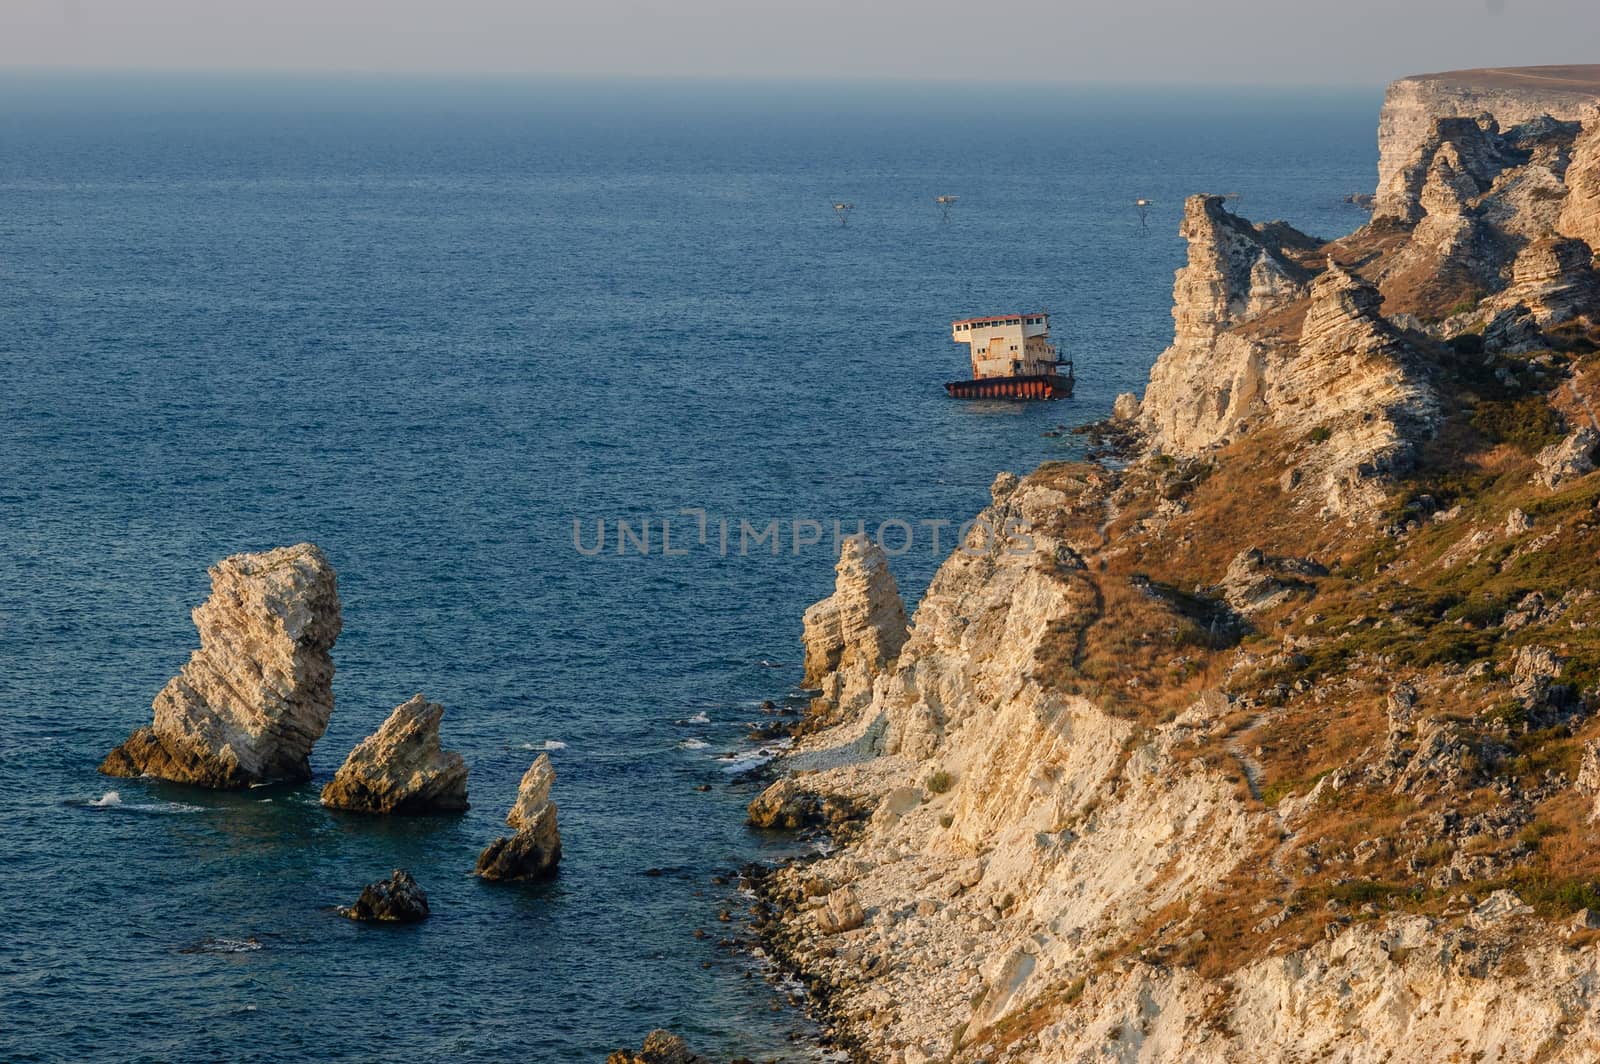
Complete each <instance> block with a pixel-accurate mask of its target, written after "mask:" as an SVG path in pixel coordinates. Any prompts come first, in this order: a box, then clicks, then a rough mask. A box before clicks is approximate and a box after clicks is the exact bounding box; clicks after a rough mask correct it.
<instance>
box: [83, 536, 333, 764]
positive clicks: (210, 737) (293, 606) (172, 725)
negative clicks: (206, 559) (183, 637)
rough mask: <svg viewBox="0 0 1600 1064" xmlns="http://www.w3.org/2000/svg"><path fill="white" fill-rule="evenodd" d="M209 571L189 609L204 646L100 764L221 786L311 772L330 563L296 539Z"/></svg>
mask: <svg viewBox="0 0 1600 1064" xmlns="http://www.w3.org/2000/svg"><path fill="white" fill-rule="evenodd" d="M210 575H211V597H210V598H208V599H207V600H206V601H205V602H204V603H203V604H201V605H200V606H198V607H197V608H196V609H195V611H194V625H195V628H196V629H198V630H199V633H200V649H199V650H196V651H195V652H194V654H193V655H192V656H191V657H190V658H189V662H188V664H186V665H184V667H183V670H182V671H181V672H180V673H179V674H178V675H177V676H174V677H173V678H172V680H171V681H169V682H168V684H167V685H166V687H164V688H162V690H161V692H160V693H159V694H158V695H156V698H155V720H154V722H153V723H152V724H151V725H150V726H149V727H145V728H140V729H139V730H138V731H136V732H134V733H133V734H132V735H130V736H129V737H128V739H127V741H125V742H124V743H123V744H122V745H121V746H118V747H117V748H116V749H115V750H113V751H112V752H111V753H110V754H109V755H108V756H107V757H106V759H105V761H104V762H103V763H102V764H101V766H100V771H101V772H104V773H105V774H107V775H110V776H156V777H160V778H162V779H168V780H174V781H176V782H179V783H189V784H194V785H197V786H201V787H213V788H223V789H233V788H240V787H247V786H250V785H251V784H256V783H266V782H272V781H280V780H304V779H309V778H310V776H311V766H310V761H309V756H310V754H311V748H312V746H313V745H314V744H315V743H316V741H317V740H318V739H320V738H321V737H322V733H323V732H324V731H325V730H326V729H327V727H328V718H329V717H330V716H331V715H332V713H333V659H332V657H331V656H330V652H331V651H332V649H333V643H334V640H335V639H337V638H338V636H339V628H340V624H341V620H340V612H339V591H338V584H337V581H336V578H335V575H334V571H333V566H332V565H330V564H328V559H327V558H326V557H324V556H323V553H322V551H320V550H318V549H317V548H316V547H315V546H313V545H311V544H309V543H302V544H300V545H298V546H294V547H280V548H278V549H276V550H270V551H265V552H263V553H260V554H236V555H234V556H233V557H231V558H224V559H223V560H222V561H220V562H218V563H217V564H216V565H214V566H212V567H211V569H210Z"/></svg>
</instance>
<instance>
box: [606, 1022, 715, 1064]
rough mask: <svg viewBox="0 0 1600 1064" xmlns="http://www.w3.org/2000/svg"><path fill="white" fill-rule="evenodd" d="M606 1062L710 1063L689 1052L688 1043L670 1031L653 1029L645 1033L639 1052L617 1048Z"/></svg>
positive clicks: (612, 1063)
mask: <svg viewBox="0 0 1600 1064" xmlns="http://www.w3.org/2000/svg"><path fill="white" fill-rule="evenodd" d="M606 1064H711V1061H710V1060H709V1059H708V1058H706V1057H702V1056H697V1055H695V1054H694V1053H691V1052H689V1046H688V1043H686V1042H685V1041H684V1040H683V1039H681V1038H679V1037H678V1036H677V1035H675V1034H673V1033H672V1032H671V1031H663V1030H655V1031H651V1032H650V1033H649V1034H647V1035H645V1038H644V1046H643V1047H642V1048H640V1050H639V1052H637V1053H635V1052H633V1051H632V1050H630V1049H618V1050H616V1051H615V1052H613V1053H612V1054H611V1055H610V1056H608V1057H606Z"/></svg>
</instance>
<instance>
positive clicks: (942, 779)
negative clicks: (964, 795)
mask: <svg viewBox="0 0 1600 1064" xmlns="http://www.w3.org/2000/svg"><path fill="white" fill-rule="evenodd" d="M955 782H956V781H955V778H954V777H953V776H951V775H950V773H948V772H946V771H945V770H944V769H940V770H939V771H938V772H935V773H934V774H933V775H931V776H929V777H928V790H930V791H932V792H933V793H934V794H943V793H944V792H946V791H948V790H949V789H950V788H951V787H953V786H954V785H955Z"/></svg>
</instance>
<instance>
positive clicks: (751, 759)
mask: <svg viewBox="0 0 1600 1064" xmlns="http://www.w3.org/2000/svg"><path fill="white" fill-rule="evenodd" d="M787 745H788V743H775V744H773V745H771V746H763V747H762V748H761V749H759V750H751V751H749V752H748V753H743V754H723V755H722V756H721V757H718V758H717V759H716V760H717V761H718V762H719V763H721V765H722V771H724V772H749V771H750V770H751V769H757V768H760V767H761V766H762V765H765V764H766V763H767V762H768V761H771V760H772V759H773V758H775V757H777V756H778V755H779V754H781V753H783V749H784V747H785V746H787Z"/></svg>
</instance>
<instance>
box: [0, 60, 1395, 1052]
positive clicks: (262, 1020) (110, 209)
mask: <svg viewBox="0 0 1600 1064" xmlns="http://www.w3.org/2000/svg"><path fill="white" fill-rule="evenodd" d="M1380 100H1381V87H1379V86H1371V87H1368V88H1360V89H1349V90H1285V89H1272V90H1270V91H1267V90H1262V89H1259V88H1257V89H1244V88H1240V89H1227V88H1195V87H1192V86H1190V87H1163V86H1145V87H1110V86H1083V85H1033V86H1015V87H995V86H986V87H974V86H970V85H953V84H898V83H860V84H855V83H848V84H838V83H833V84H820V83H818V84H812V83H779V82H724V81H713V80H707V81H700V82H690V81H680V82H656V81H648V80H636V81H601V80H595V81H584V80H538V79H488V78H479V79H469V78H396V77H378V76H362V77H358V76H348V77H332V76H318V77H313V76H309V75H308V76H299V77H294V76H288V75H283V76H267V75H261V76H243V75H237V76H224V75H182V76H180V75H157V74H135V73H122V74H90V73H43V72H15V71H13V72H7V73H0V1060H5V1061H10V1062H23V1061H52V1062H53V1061H73V1062H80V1061H129V1062H133V1061H139V1062H145V1061H149V1062H157V1061H160V1062H188V1061H286V1060H318V1061H383V1060H462V1061H520V1062H529V1061H540V1062H542V1061H556V1062H568V1061H571V1062H580V1061H601V1060H603V1059H604V1057H605V1054H606V1053H607V1052H608V1051H609V1050H612V1049H615V1048H618V1047H621V1046H627V1045H635V1046H636V1045H638V1043H639V1042H640V1041H641V1040H642V1039H643V1037H644V1035H645V1033H646V1032H647V1031H649V1030H651V1029H652V1028H656V1027H668V1028H671V1029H672V1030H674V1031H676V1032H678V1033H680V1034H682V1035H683V1036H685V1037H686V1038H687V1039H688V1040H689V1042H690V1043H691V1044H692V1046H693V1047H695V1048H696V1049H697V1050H698V1051H700V1052H702V1053H706V1054H708V1055H711V1056H713V1057H715V1058H717V1059H727V1058H730V1057H734V1056H747V1057H750V1058H754V1059H759V1060H773V1061H786V1062H787V1061H793V1062H799V1061H813V1060H821V1059H827V1058H826V1055H825V1051H824V1050H822V1049H820V1048H819V1045H820V1032H819V1031H818V1030H817V1029H816V1028H815V1027H814V1026H813V1024H812V1023H811V1022H810V1021H809V1020H808V1019H807V1018H806V1015H805V1013H804V1011H803V1009H800V1008H797V1007H796V1006H795V1004H794V998H795V995H796V988H795V986H794V985H793V984H790V983H787V982H785V981H783V980H781V979H775V978H773V975H774V973H772V972H771V971H770V970H769V969H768V968H766V967H765V966H764V964H763V962H762V959H761V957H760V956H759V955H757V954H755V953H753V952H752V951H751V949H750V948H749V946H748V939H749V931H748V928H747V926H746V924H745V918H746V916H747V913H748V909H749V905H750V901H751V899H750V898H749V897H748V896H746V895H744V894H741V893H740V888H739V885H738V882H739V881H738V877H737V875H736V873H737V870H738V869H739V868H740V867H741V866H742V865H744V864H745V863H746V862H750V861H777V860H781V859H784V858H786V857H790V856H794V855H796V854H797V853H801V852H803V851H804V849H805V847H806V846H807V845H808V844H806V843H804V842H798V841H795V840H792V839H788V838H785V837H781V836H764V835H762V834H760V833H757V832H755V831H753V830H751V829H749V828H747V827H746V826H745V825H744V823H743V809H744V806H745V804H746V803H747V802H748V801H749V800H750V798H751V797H753V796H754V795H755V794H756V793H758V792H759V790H760V788H761V786H762V785H763V784H762V777H761V765H762V764H763V763H764V761H765V760H766V759H767V758H769V757H770V756H771V755H772V754H773V753H774V752H776V751H777V749H778V748H779V745H780V744H779V743H778V742H777V741H775V740H772V739H766V740H763V739H760V738H759V737H756V738H753V737H752V735H753V734H756V733H754V732H753V729H752V725H763V724H767V723H770V722H771V721H772V720H773V719H774V718H773V717H772V715H771V714H770V713H769V712H768V711H767V710H764V708H763V703H765V702H768V701H770V702H772V703H774V705H775V706H776V707H778V708H779V709H780V710H781V709H785V708H787V709H793V708H795V707H798V706H800V705H802V704H803V703H804V694H803V692H800V691H799V690H798V689H797V685H798V684H799V683H800V680H801V667H800V666H801V653H800V645H799V636H800V617H801V614H802V612H803V610H804V609H805V607H806V606H807V605H808V604H809V603H811V602H813V601H815V600H817V599H819V598H822V597H823V596H825V595H827V594H828V593H829V591H830V589H831V585H832V578H833V574H832V566H833V561H834V556H835V552H836V550H837V542H838V539H839V538H840V537H841V536H847V535H850V534H853V533H856V532H860V531H865V532H866V534H868V535H872V536H875V537H879V538H880V541H881V542H883V543H884V545H885V547H886V549H887V550H889V552H890V553H891V555H892V565H893V568H894V572H895V575H896V578H897V580H898V582H899V586H900V589H901V591H902V592H903V594H904V595H905V596H906V599H907V601H908V604H911V603H914V602H915V601H916V599H917V598H918V597H919V596H920V595H921V594H922V592H923V591H924V589H925V588H926V586H927V584H928V581H929V579H930V578H931V576H932V574H933V572H934V570H935V568H936V567H937V565H938V563H939V561H940V560H941V559H942V558H943V556H944V555H945V554H947V553H948V552H949V550H950V549H951V546H952V543H953V539H954V536H955V535H956V534H957V533H958V532H959V531H960V530H961V527H962V525H963V523H964V522H967V521H968V520H970V519H971V518H972V517H973V516H974V515H976V514H977V513H978V511H979V510H980V509H981V508H982V507H983V506H984V505H985V503H986V501H987V499H988V489H989V485H990V483H991V481H992V480H993V479H994V477H995V474H996V473H998V472H1000V471H1002V470H1009V471H1012V472H1015V473H1025V472H1026V471H1028V470H1029V469H1031V468H1033V467H1035V466H1036V465H1038V464H1039V463H1040V462H1043V461H1047V460H1052V459H1070V458H1076V457H1081V456H1082V455H1083V454H1084V448H1085V443H1084V439H1083V437H1081V436H1074V435H1072V434H1071V433H1070V432H1068V431H1065V430H1068V429H1070V428H1072V427H1073V426H1077V425H1081V424H1084V423H1086V422H1090V421H1093V420H1096V419H1099V418H1102V417H1104V416H1106V415H1107V414H1108V413H1109V412H1110V409H1111V405H1112V402H1113V400H1114V398H1115V396H1116V395H1117V394H1118V393H1119V392H1127V391H1135V392H1137V391H1140V390H1142V385H1143V382H1144V380H1145V378H1146V376H1147V374H1148V371H1149V368H1150V365H1151V363H1152V362H1153V361H1154V360H1155V358H1156V357H1157V355H1158V354H1159V353H1160V351H1161V350H1162V348H1163V346H1165V344H1166V343H1167V342H1168V340H1169V339H1170V337H1171V331H1172V322H1171V317H1170V307H1171V287H1172V275H1173V271H1174V270H1175V269H1176V268H1177V267H1178V266H1180V265H1181V264H1182V263H1183V261H1184V257H1185V248H1184V244H1183V242H1182V241H1181V239H1180V238H1179V237H1178V233H1177V229H1178V223H1179V220H1180V218H1181V216H1182V209H1183V201H1184V197H1185V196H1187V195H1189V194H1191V193H1195V192H1214V193H1221V194H1230V195H1236V197H1237V198H1236V199H1234V200H1231V201H1230V205H1231V206H1232V207H1234V208H1235V209H1237V210H1238V211H1240V212H1241V213H1243V214H1245V215H1247V216H1249V217H1251V218H1253V219H1256V220H1265V219H1272V218H1283V219H1286V220H1288V221H1290V222H1291V223H1293V224H1295V225H1297V226H1299V227H1301V228H1303V229H1305V230H1308V231H1310V232H1312V233H1315V234H1318V235H1321V236H1324V237H1332V236H1336V235H1339V234H1342V233H1344V232H1347V231H1349V230H1351V229H1353V228H1355V227H1356V226H1357V225H1359V224H1360V223H1361V222H1363V221H1364V220H1365V218H1364V216H1363V215H1362V214H1361V213H1360V212H1359V210H1357V209H1354V208H1351V207H1349V206H1347V205H1345V204H1344V203H1343V202H1342V199H1343V197H1344V196H1345V195H1347V194H1349V193H1353V192H1359V191H1370V190H1371V189H1372V186H1373V184H1374V180H1375V164H1376V146H1375V135H1374V131H1375V128H1376V118H1377V111H1378V107H1379V104H1380ZM937 196H956V197H958V198H957V199H956V201H955V202H954V203H953V204H951V205H950V209H949V211H948V216H947V217H946V213H945V211H944V210H943V209H942V208H941V207H940V206H939V205H938V204H937V203H936V202H935V197H937ZM1138 199H1146V200H1149V201H1150V205H1149V207H1148V208H1147V209H1146V210H1145V212H1144V215H1145V217H1143V218H1141V212H1140V211H1139V209H1138V208H1137V207H1136V206H1135V201H1136V200H1138ZM835 204H850V205H851V208H850V209H849V210H847V211H839V210H836V209H835V206H834V205H835ZM1038 310H1045V311H1048V312H1049V313H1050V314H1051V316H1052V318H1051V321H1052V327H1053V335H1054V337H1055V339H1056V341H1057V342H1058V343H1059V344H1060V345H1061V347H1062V349H1063V352H1064V353H1065V354H1067V355H1070V356H1071V357H1072V358H1073V359H1074V362H1075V370H1076V376H1077V382H1078V386H1077V393H1076V395H1075V396H1074V397H1073V398H1071V399H1069V400H1062V401H1057V402H1051V403H1033V404H1018V403H1007V402H962V401H958V400H952V399H950V398H948V397H947V396H946V395H945V393H944V391H943V389H942V387H941V385H942V383H943V382H944V381H946V380H952V379H958V378H960V377H962V376H964V375H965V374H966V373H967V369H968V367H967V358H966V349H965V348H964V347H960V346H957V345H955V344H954V343H952V342H951V337H950V322H951V320H952V319H956V318H964V317H970V316H976V315H988V314H1002V313H1008V314H1010V313H1016V314H1020V313H1027V312H1033V311H1038ZM936 537H937V538H936ZM307 540H309V541H312V542H315V543H317V544H318V545H320V546H321V547H322V549H323V550H324V551H325V552H326V553H327V555H328V557H329V558H330V560H331V561H332V563H333V564H334V566H335V567H336V569H337V570H338V580H339V589H340V593H341V597H342V601H343V615H344V631H343V634H342V635H341V636H340V638H339V641H338V644H337V646H336V647H335V648H334V659H335V662H336V666H337V674H336V676H335V679H334V689H335V694H336V700H337V705H336V709H335V712H334V715H333V718H332V722H331V724H330V725H329V727H328V731H327V734H326V735H325V736H324V737H323V738H322V740H321V742H320V743H319V744H318V745H317V747H316V750H315V751H314V753H313V756H312V765H313V768H314V769H315V773H316V778H315V779H314V780H313V781H311V782H310V783H307V784H305V785H301V786H269V787H260V788H255V789H252V790H248V791H243V792H239V793H210V792H205V791H198V790H193V789H189V788H185V787H181V786H175V785H171V784H166V783H161V782H156V781H153V780H126V779H108V778H105V777H102V776H99V775H97V773H96V766H97V764H98V763H99V761H100V759H101V758H102V757H103V756H104V755H105V753H106V752H107V751H108V750H110V749H111V748H112V747H113V746H114V745H116V744H117V743H118V742H119V741H121V740H122V739H123V738H124V737H125V736H126V735H127V733H128V732H130V731H131V730H133V729H134V728H137V727H139V726H141V725H143V724H146V723H148V722H149V720H150V716H151V710H150V701H151V698H152V697H153V696H154V695H155V694H156V692H157V691H159V690H160V689H161V687H162V685H163V684H164V683H165V682H166V681H167V679H168V678H169V677H170V676H172V675H173V674H174V673H175V672H176V671H177V670H178V669H179V668H180V667H181V666H182V665H183V663H184V661H185V660H186V659H187V656H188V655H189V653H190V652H191V650H192V649H193V648H194V647H195V646H196V645H197V637H196V634H195V631H194V628H193V625H192V622H191V621H190V617H189V613H190V611H191V610H192V609H193V608H194V607H195V606H196V605H198V604H199V603H201V602H202V601H203V600H204V599H205V597H206V595H207V593H208V586H209V585H208V579H207V576H206V568H207V566H208V565H210V564H211V563H213V562H214V561H216V560H218V559H220V558H222V557H225V556H227V555H230V554H233V553H236V552H240V551H252V550H261V549H266V548H270V547H274V546H278V545H284V544H292V543H297V542H301V541H307ZM417 692H422V693H424V694H426V696H427V697H428V698H429V699H430V700H432V701H437V702H440V703H442V704H443V705H444V706H445V707H446V712H445V717H444V722H443V728H442V733H443V739H444V743H445V746H446V747H447V748H450V749H454V750H458V751H460V752H461V753H462V754H463V755H464V756H465V758H466V759H467V761H468V763H469V764H470V766H471V777H470V790H471V802H472V808H471V810H470V812H468V813H466V814H465V815H461V816H454V817H439V818H398V817H397V818H368V817H359V816H351V815H341V814H335V813H331V812H328V811H325V810H324V809H322V808H321V807H320V805H319V804H318V800H317V797H318V790H319V788H320V787H321V785H322V783H324V782H325V781H326V780H327V779H328V777H329V776H330V775H331V774H332V773H333V771H334V770H335V769H336V768H337V767H338V765H339V764H340V763H341V761H342V760H343V758H344V756H345V754H346V753H347V752H348V751H349V750H350V748H351V747H352V746H353V745H354V744H355V743H356V742H358V741H359V740H360V739H361V738H362V737H363V736H365V735H367V734H369V733H370V732H371V731H373V730H374V729H375V728H376V727H377V726H378V724H379V723H380V722H381V721H382V720H383V719H384V717H385V716H386V715H387V714H388V713H389V711H390V710H391V709H392V708H393V707H394V706H396V705H398V704H399V703H401V702H403V701H405V700H406V699H407V698H409V697H410V696H411V695H412V694H415V693H417ZM541 752H548V753H549V755H550V757H551V759H552V761H553V763H554V765H555V769H556V773H557V780H556V784H555V794H554V796H555V799H556V801H557V803H558V805H559V808H560V813H559V817H560V825H561V831H562V836H563V840H564V857H563V861H562V864H561V870H560V875H559V876H558V877H557V878H556V879H555V880H554V881H552V882H549V883H546V884H540V885H531V886H528V885H505V884H490V883H485V882H483V881H481V880H479V879H476V878H474V877H473V876H472V874H471V872H472V867H473V863H474V860H475V859H476V856H477V853H478V851H479V850H480V849H481V848H482V847H483V846H484V845H486V844H487V843H488V842H490V841H491V840H492V839H494V838H495V837H496V836H497V835H498V834H500V833H502V832H503V831H504V825H503V817H504V816H505V813H506V810H507V808H508V806H509V804H510V802H511V801H512V799H513V797H514V795H515V791H516V786H517V781H518V779H519V778H520V776H521V775H522V773H523V772H524V771H525V770H526V769H527V767H528V765H529V764H530V763H531V761H532V760H533V759H534V758H535V757H536V756H538V754H539V753H541ZM395 868H405V869H408V870H410V871H411V872H412V873H413V874H414V875H415V876H416V878H417V879H418V881H419V882H420V883H421V885H422V886H423V888H424V889H425V890H426V891H427V892H428V896H429V899H430V901H431V904H432V908H433V916H432V918H431V919H429V920H428V921H427V922H426V923H423V924H420V925H416V926H411V927H404V928H395V927H370V926H362V925H357V924H354V923H352V922H351V921H349V920H347V919H344V918H343V917H341V916H340V915H339V914H338V912H337V911H336V907H337V906H339V905H341V904H347V903H349V902H350V901H352V900H353V899H354V898H355V897H356V895H357V894H359V892H360V891H361V889H362V887H363V886H364V885H365V884H367V883H369V882H371V881H372V880H374V879H377V878H380V877H382V876H385V875H387V874H388V873H389V872H390V871H391V870H392V869H395ZM724 917H726V918H724Z"/></svg>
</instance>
